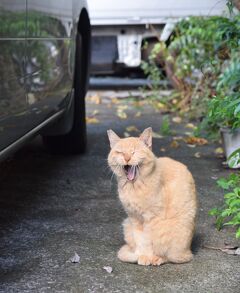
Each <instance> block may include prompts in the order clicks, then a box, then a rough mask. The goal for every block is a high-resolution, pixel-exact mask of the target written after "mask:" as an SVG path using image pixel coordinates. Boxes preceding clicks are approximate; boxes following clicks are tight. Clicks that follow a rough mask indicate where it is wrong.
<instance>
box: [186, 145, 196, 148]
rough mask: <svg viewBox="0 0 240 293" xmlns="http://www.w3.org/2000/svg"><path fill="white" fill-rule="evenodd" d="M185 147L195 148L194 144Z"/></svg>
mask: <svg viewBox="0 0 240 293" xmlns="http://www.w3.org/2000/svg"><path fill="white" fill-rule="evenodd" d="M187 146H188V147H189V148H195V147H196V145H195V144H187Z"/></svg>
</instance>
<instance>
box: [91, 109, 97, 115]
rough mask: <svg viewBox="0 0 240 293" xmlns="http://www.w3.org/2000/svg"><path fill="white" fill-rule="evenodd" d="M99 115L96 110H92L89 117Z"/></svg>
mask: <svg viewBox="0 0 240 293" xmlns="http://www.w3.org/2000/svg"><path fill="white" fill-rule="evenodd" d="M98 114H99V111H98V110H94V111H93V112H92V114H91V116H95V115H98Z"/></svg>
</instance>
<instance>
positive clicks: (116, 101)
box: [111, 98, 119, 104]
mask: <svg viewBox="0 0 240 293" xmlns="http://www.w3.org/2000/svg"><path fill="white" fill-rule="evenodd" d="M111 103H112V104H119V100H118V99H117V98H112V99H111Z"/></svg>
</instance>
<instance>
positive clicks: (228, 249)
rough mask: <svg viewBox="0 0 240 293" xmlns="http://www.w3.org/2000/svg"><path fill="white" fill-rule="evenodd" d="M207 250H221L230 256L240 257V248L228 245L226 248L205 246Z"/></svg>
mask: <svg viewBox="0 0 240 293" xmlns="http://www.w3.org/2000/svg"><path fill="white" fill-rule="evenodd" d="M204 248H207V249H213V250H220V251H222V252H225V253H227V254H230V255H240V247H238V246H231V245H226V246H225V247H215V246H204Z"/></svg>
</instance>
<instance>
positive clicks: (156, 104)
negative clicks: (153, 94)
mask: <svg viewBox="0 0 240 293" xmlns="http://www.w3.org/2000/svg"><path fill="white" fill-rule="evenodd" d="M154 106H155V107H156V108H157V109H165V108H166V105H165V104H163V103H161V102H158V103H155V104H154Z"/></svg>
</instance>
